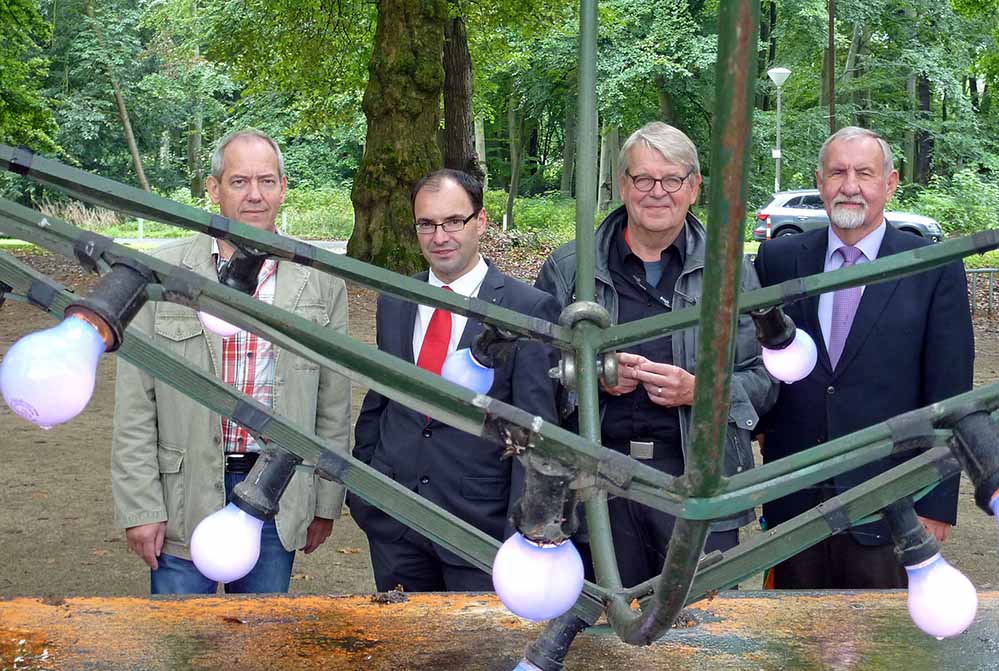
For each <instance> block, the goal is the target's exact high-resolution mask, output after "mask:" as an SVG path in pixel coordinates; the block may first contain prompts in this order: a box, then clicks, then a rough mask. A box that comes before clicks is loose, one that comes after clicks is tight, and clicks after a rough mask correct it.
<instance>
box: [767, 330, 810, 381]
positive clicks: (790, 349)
mask: <svg viewBox="0 0 999 671" xmlns="http://www.w3.org/2000/svg"><path fill="white" fill-rule="evenodd" d="M818 357H819V353H818V350H817V349H816V348H815V341H814V340H812V337H811V336H810V335H808V334H807V333H805V332H804V331H802V330H801V329H800V328H799V329H797V330H796V331H795V333H794V340H792V341H791V344H789V345H788V346H787V347H784V348H783V349H767V348H766V347H764V348H763V365H764V366H766V368H767V370H768V371H770V374H771V375H773V376H774V377H775V378H777V379H778V380H780V381H781V382H787V383H788V384H790V383H792V382H797V381H798V380H802V379H804V378H806V377H808V374H809V373H811V372H812V369H813V368H815V362H816V361H818Z"/></svg>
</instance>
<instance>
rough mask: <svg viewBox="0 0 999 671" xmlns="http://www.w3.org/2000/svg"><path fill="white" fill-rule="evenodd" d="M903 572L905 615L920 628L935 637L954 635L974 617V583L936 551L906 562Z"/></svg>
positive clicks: (976, 596)
mask: <svg viewBox="0 0 999 671" xmlns="http://www.w3.org/2000/svg"><path fill="white" fill-rule="evenodd" d="M905 572H906V573H908V574H909V615H911V616H912V621H913V622H915V623H916V626H917V627H919V628H920V629H922V630H923V631H924V632H926V633H927V634H929V635H930V636H936V637H937V638H938V639H943V638H949V637H951V636H957V635H958V634H960V633H961V632H962V631H964V630H965V629H967V628H968V625H970V624H971V622H972V621H973V620H974V619H975V612H976V611H977V610H978V595H977V594H976V593H975V586H974V585H972V584H971V581H970V580H968V578H967V577H965V575H964V574H963V573H961V572H960V571H958V570H957V569H956V568H954V567H953V566H951V565H950V564H948V563H947V561H946V560H945V559H944V558H943V556H941V554H940V553H939V552H938V553H936V554H935V555H933V556H932V557H930V558H929V559H927V560H926V561H924V562H920V563H919V564H915V565H913V566H906V567H905Z"/></svg>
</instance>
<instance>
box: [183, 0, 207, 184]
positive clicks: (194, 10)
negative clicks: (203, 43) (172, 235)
mask: <svg viewBox="0 0 999 671" xmlns="http://www.w3.org/2000/svg"><path fill="white" fill-rule="evenodd" d="M191 16H192V17H194V21H195V24H197V21H198V0H191ZM198 33H199V34H200V30H199V31H198ZM200 58H201V47H200V46H198V44H195V45H194V59H195V62H197V61H198V60H200ZM193 103H194V104H193V112H192V115H191V123H190V125H189V126H188V129H187V172H188V174H189V175H190V176H191V196H193V197H194V198H204V197H205V168H204V163H202V161H201V143H202V137H203V125H204V118H205V113H204V103H203V102H202V100H201V91H197V92H196V93H195V99H194V101H193Z"/></svg>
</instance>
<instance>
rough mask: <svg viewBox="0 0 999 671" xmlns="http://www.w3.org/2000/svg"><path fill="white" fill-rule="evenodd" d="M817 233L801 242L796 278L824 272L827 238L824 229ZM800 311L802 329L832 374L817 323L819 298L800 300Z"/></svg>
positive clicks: (824, 343)
mask: <svg viewBox="0 0 999 671" xmlns="http://www.w3.org/2000/svg"><path fill="white" fill-rule="evenodd" d="M819 232H820V233H821V235H818V234H814V235H811V236H809V237H808V239H806V240H804V241H803V242H802V245H801V251H800V252H799V254H798V256H797V259H796V262H797V272H796V273H795V276H796V277H808V276H809V275H817V274H819V273H821V272H822V271H823V270H825V265H826V246H827V243H828V241H829V237H828V233H827V232H826V229H825V228H823V229H821V231H819ZM801 311H802V312H803V313H804V315H805V323H804V324H802V327H803V328H804V329H805V331H806V332H807V333H808V334H809V335H810V336H812V339H813V340H814V341H815V346H816V347H817V348H818V350H819V362H821V364H822V365H823V366H825V368H826V370H827V371H828V372H832V366H831V365H830V364H829V353H828V352H827V351H826V342H825V339H824V338H823V337H822V326H821V324H820V323H819V297H818V296H809V297H808V298H805V299H802V301H801Z"/></svg>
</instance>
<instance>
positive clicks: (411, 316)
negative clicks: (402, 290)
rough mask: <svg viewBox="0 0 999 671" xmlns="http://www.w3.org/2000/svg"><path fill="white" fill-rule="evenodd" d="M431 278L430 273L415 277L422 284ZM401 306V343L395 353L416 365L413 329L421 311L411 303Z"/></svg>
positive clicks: (416, 305) (399, 333)
mask: <svg viewBox="0 0 999 671" xmlns="http://www.w3.org/2000/svg"><path fill="white" fill-rule="evenodd" d="M429 277H430V273H429V272H422V273H417V274H416V275H414V278H415V279H417V280H420V281H421V282H426V281H427V279H428V278H429ZM400 304H401V307H400V309H399V329H398V331H397V333H398V335H399V343H398V347H397V348H396V349H395V351H396V352H398V353H399V357H400V358H402V359H405V360H406V361H409V362H410V363H412V364H414V365H415V364H416V356H417V353H416V352H413V329H415V328H416V313H417V311H418V310H419V305H418V304H416V303H413V302H411V301H400ZM389 351H391V348H389Z"/></svg>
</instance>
